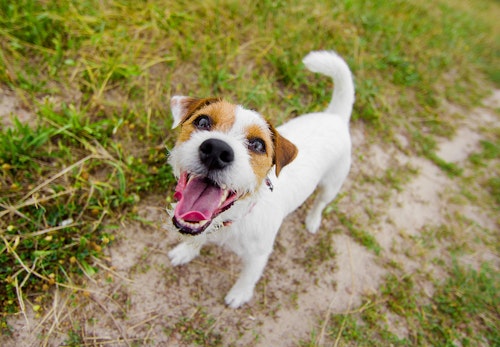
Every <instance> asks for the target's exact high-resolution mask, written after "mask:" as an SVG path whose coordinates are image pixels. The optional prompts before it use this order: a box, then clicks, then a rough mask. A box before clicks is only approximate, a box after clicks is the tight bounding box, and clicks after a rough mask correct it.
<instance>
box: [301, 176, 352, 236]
mask: <svg viewBox="0 0 500 347" xmlns="http://www.w3.org/2000/svg"><path fill="white" fill-rule="evenodd" d="M343 171H345V172H340V175H339V172H335V173H334V174H330V175H328V176H327V177H326V178H324V179H323V181H322V182H321V183H320V184H319V186H318V188H319V189H318V194H317V196H316V198H315V199H314V202H313V205H312V207H311V209H310V210H309V212H308V214H307V217H306V228H307V230H308V231H309V232H310V233H312V234H315V233H316V232H317V231H318V229H319V227H320V225H321V214H322V213H323V209H324V208H325V207H326V205H328V204H329V203H330V202H331V201H332V200H333V199H335V197H336V196H337V193H338V192H339V190H340V188H341V187H342V183H344V180H345V178H346V177H347V173H348V172H349V166H347V170H343Z"/></svg>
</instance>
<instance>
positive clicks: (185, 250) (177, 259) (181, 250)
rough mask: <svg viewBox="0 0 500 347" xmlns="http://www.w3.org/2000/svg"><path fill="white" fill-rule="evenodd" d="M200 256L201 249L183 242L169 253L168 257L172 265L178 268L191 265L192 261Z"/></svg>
mask: <svg viewBox="0 0 500 347" xmlns="http://www.w3.org/2000/svg"><path fill="white" fill-rule="evenodd" d="M198 254H200V250H199V248H198V249H197V248H194V247H193V246H191V245H189V244H187V243H184V242H183V243H181V244H179V245H178V246H177V247H175V248H174V249H173V250H171V251H170V252H168V257H169V258H170V262H171V263H172V265H174V266H177V265H182V264H186V263H189V262H190V261H191V260H193V259H194V258H196V256H198Z"/></svg>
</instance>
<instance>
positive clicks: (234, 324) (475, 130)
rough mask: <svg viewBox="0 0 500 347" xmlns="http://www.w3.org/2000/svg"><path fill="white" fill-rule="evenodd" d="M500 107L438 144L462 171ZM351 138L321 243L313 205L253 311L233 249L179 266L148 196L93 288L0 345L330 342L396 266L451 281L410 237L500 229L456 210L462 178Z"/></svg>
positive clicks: (32, 317) (491, 105) (172, 239)
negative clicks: (348, 222) (402, 173)
mask: <svg viewBox="0 0 500 347" xmlns="http://www.w3.org/2000/svg"><path fill="white" fill-rule="evenodd" d="M0 97H1V99H0V119H3V125H4V126H8V125H9V124H10V123H9V122H10V121H5V119H9V117H8V115H9V114H11V113H15V114H18V115H20V116H21V117H24V116H26V117H27V118H26V119H24V118H23V121H27V120H28V118H29V117H28V113H26V111H23V109H22V107H21V105H20V103H19V102H18V101H17V99H16V96H15V95H11V94H9V93H7V92H6V91H5V90H0ZM450 107H451V106H450ZM499 107H500V90H497V91H495V92H494V93H493V94H492V96H490V97H488V98H487V99H486V100H485V101H484V104H483V106H482V107H480V108H477V109H474V110H473V111H472V112H469V113H468V114H467V115H466V116H465V117H464V118H463V120H462V121H460V124H458V125H457V131H456V135H455V136H454V137H453V138H451V139H449V140H443V141H442V142H441V143H440V146H439V151H438V155H439V156H440V157H441V158H443V159H444V160H446V161H449V162H453V163H456V164H457V165H461V163H464V162H465V161H466V160H467V158H468V156H469V155H470V154H471V153H474V152H478V151H479V150H480V140H481V139H483V138H484V136H485V133H486V130H485V129H488V128H492V127H495V126H498V120H499V115H498V113H495V110H498V109H499ZM23 112H25V113H26V114H25V113H23ZM352 137H353V149H354V154H353V159H354V164H353V167H352V170H351V173H350V175H349V177H348V180H347V182H346V183H345V185H344V187H343V188H342V192H341V194H340V195H339V197H338V198H337V200H336V202H335V203H334V204H333V205H332V207H331V208H330V209H329V210H331V211H329V213H327V214H325V217H324V220H323V224H322V228H321V230H320V231H319V232H318V233H317V234H316V235H311V234H309V233H308V232H307V231H306V230H305V227H304V225H303V221H304V217H305V213H306V211H307V206H308V204H309V202H307V203H306V204H305V206H303V207H301V208H300V209H299V210H298V211H296V212H295V213H293V214H292V215H290V216H289V217H288V218H287V219H286V220H285V221H284V223H283V225H282V227H281V230H280V233H279V235H278V238H277V241H276V245H275V251H274V253H273V254H272V256H271V258H270V261H269V264H268V266H267V267H266V269H265V273H264V275H263V277H262V279H261V280H260V282H259V283H258V285H257V288H256V291H255V294H254V298H253V299H252V301H251V302H250V304H247V305H245V306H244V307H242V308H240V309H237V310H233V309H229V308H227V307H226V306H225V305H224V302H223V298H224V296H225V294H226V293H227V291H228V290H229V289H230V287H231V285H232V284H233V283H234V281H235V279H236V276H237V274H238V271H239V268H240V263H239V260H238V258H237V257H236V256H235V255H233V254H231V253H230V252H227V251H225V250H224V249H221V248H218V247H216V246H209V247H207V248H206V249H204V250H203V251H202V254H201V255H200V257H198V258H197V259H195V260H194V261H192V262H191V263H190V264H187V265H185V266H181V267H175V268H174V267H172V266H171V264H170V262H169V259H168V257H167V252H168V251H169V250H170V249H172V247H173V246H174V245H175V244H176V243H177V242H178V237H177V235H176V234H175V233H174V232H172V231H169V230H170V229H171V226H170V222H169V220H168V216H167V214H166V213H165V207H166V202H165V201H166V199H165V196H164V195H154V194H151V195H150V196H148V197H147V198H146V199H144V200H143V201H141V202H140V206H139V211H140V212H139V214H140V217H141V219H142V221H130V220H127V221H124V222H123V224H122V225H121V226H120V228H119V230H117V231H116V241H115V242H114V243H113V244H111V245H110V246H109V247H108V248H107V257H106V258H105V259H101V260H97V261H96V266H97V268H99V270H100V271H99V272H98V274H97V275H95V276H94V277H92V278H88V279H86V280H85V282H86V283H85V285H84V287H85V290H84V291H80V290H71V289H65V288H56V289H55V290H54V302H53V305H52V307H48V308H47V309H46V310H45V312H44V313H43V314H42V315H40V316H37V315H36V314H35V312H33V311H32V309H31V306H30V305H27V306H28V307H27V311H26V316H24V315H22V314H19V315H17V316H13V317H11V318H10V319H9V320H8V323H9V325H10V326H11V327H12V330H13V335H12V336H10V337H6V336H3V337H2V336H0V345H2V346H38V345H49V346H56V345H61V344H63V343H64V342H66V343H68V341H70V338H71V334H70V332H71V331H73V332H74V333H75V334H76V335H78V336H80V337H81V339H82V342H83V343H84V344H85V345H102V346H131V345H150V346H183V345H191V344H194V341H196V338H201V339H203V338H204V339H205V340H204V342H203V343H206V344H207V345H210V344H217V342H218V343H221V344H223V345H230V344H233V343H234V344H235V345H241V346H250V345H252V346H292V345H297V344H298V343H299V342H300V341H310V340H311V339H316V342H317V344H318V345H322V343H323V339H324V336H325V329H324V326H326V325H327V323H328V318H329V316H330V314H334V313H345V312H352V311H353V310H356V309H359V308H360V306H361V305H363V304H364V303H365V302H364V300H365V299H364V298H366V297H367V295H371V297H373V296H375V297H376V295H377V292H378V290H379V289H380V285H381V284H382V283H383V281H384V278H385V276H386V275H387V274H388V273H389V270H388V268H389V267H388V266H387V264H389V263H393V262H396V263H398V264H399V265H400V266H401V268H402V270H403V272H404V273H408V274H412V273H414V272H415V271H417V269H418V270H419V271H425V272H426V273H429V274H431V275H432V278H440V277H441V276H445V274H444V273H442V272H443V270H442V268H441V267H438V266H436V265H433V264H435V262H433V261H431V260H432V259H435V258H436V257H439V258H440V259H442V260H443V261H445V262H447V261H450V259H451V257H450V256H449V255H447V251H446V243H445V242H442V243H439V242H437V243H435V244H434V247H433V248H426V247H425V246H421V247H420V248H418V247H415V244H416V243H415V242H410V241H411V240H414V239H415V238H416V237H418V236H421V235H423V233H425V232H426V231H428V230H430V229H432V227H437V226H440V225H442V224H444V223H449V222H450V216H453V215H455V214H456V213H460V214H462V215H464V216H466V218H467V220H469V221H471V227H470V228H464V229H465V230H464V231H463V234H461V236H460V237H463V238H464V240H465V241H467V240H470V239H472V238H473V235H472V233H474V232H475V230H476V229H477V228H485V229H489V230H497V224H496V223H497V222H498V220H497V217H496V216H494V215H493V214H492V212H491V211H489V210H488V209H483V208H481V206H480V205H479V204H477V205H474V204H472V203H471V202H470V201H460V203H455V202H454V198H455V197H456V196H457V194H458V192H459V189H460V188H459V187H458V186H457V183H456V180H455V179H453V178H450V177H449V176H447V175H446V173H444V172H443V171H442V170H441V169H439V168H438V167H437V166H436V165H435V164H433V163H432V162H431V161H429V160H427V159H424V158H422V157H415V156H411V155H408V154H405V151H404V147H405V139H404V138H401V139H400V141H399V142H400V143H399V145H398V146H396V145H390V144H385V145H383V146H382V145H379V144H372V143H369V142H368V141H367V140H366V137H365V135H364V128H363V125H362V124H361V123H354V124H353V125H352ZM408 166H411V168H412V170H414V171H416V172H417V174H415V175H412V176H411V178H410V179H409V181H408V182H407V183H404V184H402V188H401V189H399V190H398V189H394V188H387V186H386V184H384V182H381V181H380V180H378V181H377V180H375V179H374V180H371V179H367V178H374V177H380V176H381V175H382V174H383V173H384V172H385V171H386V169H387V168H388V167H394V168H404V167H408ZM342 214H344V215H349V216H356V223H357V224H356V227H357V228H359V229H362V230H364V231H366V232H368V233H369V234H370V235H372V236H373V237H374V238H375V239H376V241H377V242H378V244H379V245H380V247H381V250H380V252H379V254H378V255H377V254H376V251H374V250H373V249H370V248H369V247H365V246H362V245H361V244H360V243H359V242H358V241H357V240H355V239H354V238H353V237H352V235H351V234H350V233H349V231H348V229H347V228H346V227H344V226H342V224H341V223H340V221H339V216H340V215H342ZM325 240H326V241H325ZM322 242H323V243H324V242H326V243H327V244H330V245H331V247H332V249H331V251H332V252H331V253H329V254H330V256H329V257H326V258H325V259H322V258H321V255H322V254H323V253H319V251H318V253H317V256H311V252H313V253H312V254H314V250H315V249H316V248H315V247H317V245H319V244H320V243H322ZM472 247H475V248H474V250H473V251H472V252H469V253H468V254H467V256H464V257H462V258H461V259H460V261H462V262H463V263H465V264H468V265H471V266H473V267H478V266H479V265H480V264H481V262H483V261H489V262H491V263H492V264H493V265H494V266H495V267H496V268H497V269H498V268H499V267H500V259H499V256H498V254H494V253H492V251H490V250H488V249H487V248H486V247H484V246H481V244H480V243H477V244H476V245H474V246H472ZM419 285H420V286H421V287H422V288H424V289H425V290H426V292H428V293H429V295H432V291H433V285H432V282H431V281H429V280H428V279H427V280H425V279H422V280H421V281H420V282H419ZM393 318H394V319H390V317H389V322H388V323H389V324H390V325H391V328H392V330H393V331H394V332H395V333H396V334H398V335H400V336H401V337H402V336H405V335H406V334H408V327H405V326H404V325H403V324H402V323H401V322H400V321H398V319H397V317H393ZM190 327H195V328H196V329H198V330H194V329H190ZM200 330H201V332H200ZM189 334H191V335H189ZM207 339H209V340H207ZM210 339H213V340H210Z"/></svg>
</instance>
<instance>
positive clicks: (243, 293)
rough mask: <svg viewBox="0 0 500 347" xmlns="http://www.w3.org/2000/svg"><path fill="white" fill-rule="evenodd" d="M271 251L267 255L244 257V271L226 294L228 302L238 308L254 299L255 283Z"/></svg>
mask: <svg viewBox="0 0 500 347" xmlns="http://www.w3.org/2000/svg"><path fill="white" fill-rule="evenodd" d="M268 258H269V253H268V254H265V255H257V256H256V255H253V254H252V255H246V256H244V257H243V271H242V272H241V274H240V277H239V278H238V280H237V281H236V283H235V284H234V285H233V287H232V288H231V290H230V291H229V293H228V294H227V295H226V299H225V300H226V304H227V305H229V306H230V307H232V308H238V307H240V306H241V305H243V304H245V303H247V302H249V301H250V299H252V296H253V290H254V287H255V284H256V283H257V281H258V280H259V279H260V276H262V272H263V271H264V267H265V266H266V264H267V259H268Z"/></svg>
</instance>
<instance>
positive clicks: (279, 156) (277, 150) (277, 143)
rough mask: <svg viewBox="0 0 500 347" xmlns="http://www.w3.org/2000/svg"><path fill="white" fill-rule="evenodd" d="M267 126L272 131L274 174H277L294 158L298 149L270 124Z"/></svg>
mask: <svg viewBox="0 0 500 347" xmlns="http://www.w3.org/2000/svg"><path fill="white" fill-rule="evenodd" d="M269 127H270V129H271V132H272V133H273V144H274V158H273V164H275V165H276V176H278V175H279V174H280V172H281V169H283V167H285V166H286V165H288V164H290V163H291V162H292V161H293V160H294V159H295V157H296V156H297V153H298V152H299V150H298V149H297V147H296V146H295V145H294V144H293V143H291V142H290V141H289V140H287V139H286V138H284V137H283V136H281V134H280V133H279V132H278V131H277V130H276V129H275V128H274V127H273V126H272V125H270V124H269Z"/></svg>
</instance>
